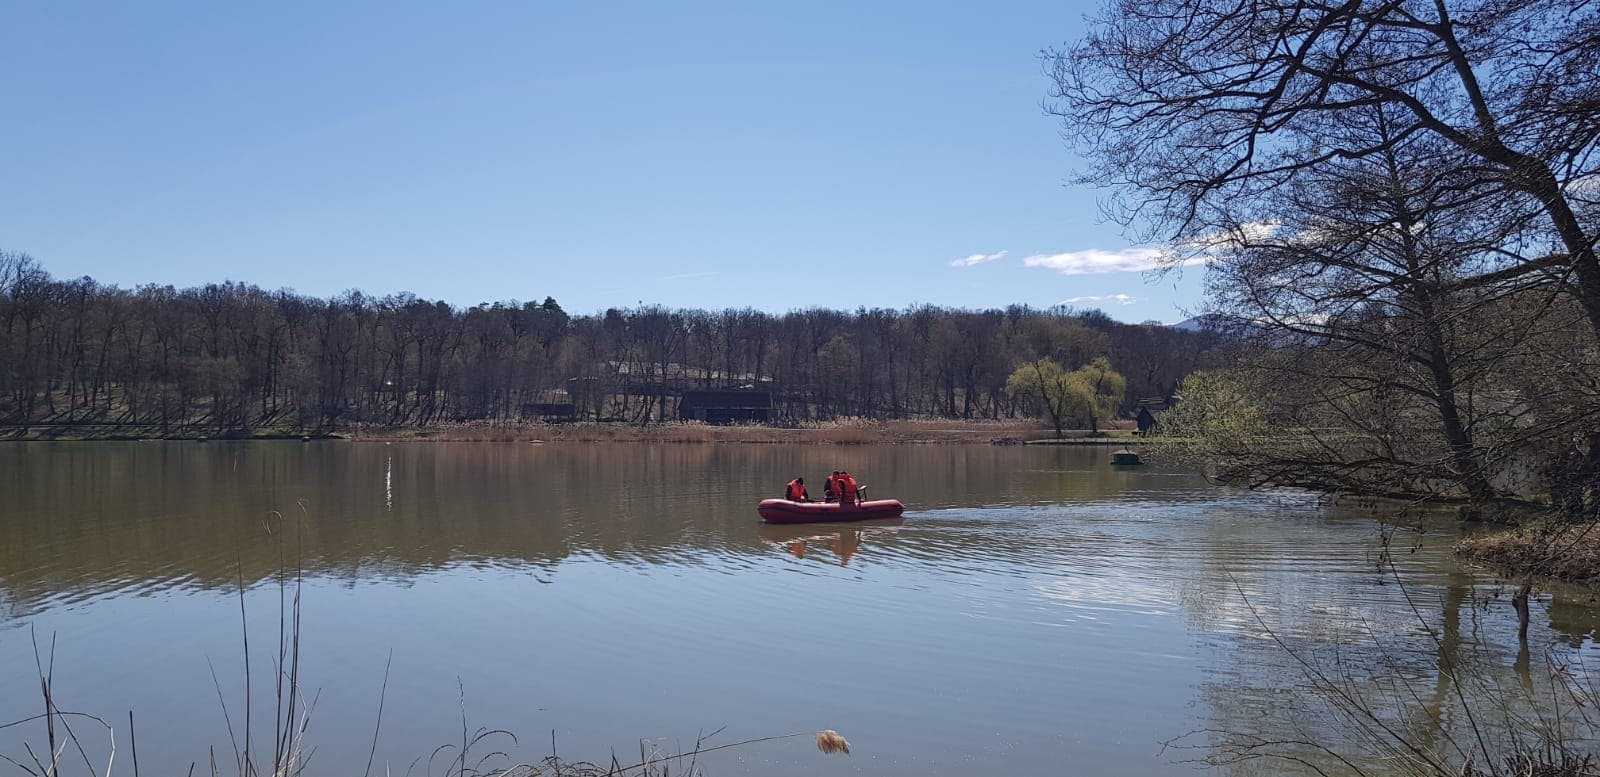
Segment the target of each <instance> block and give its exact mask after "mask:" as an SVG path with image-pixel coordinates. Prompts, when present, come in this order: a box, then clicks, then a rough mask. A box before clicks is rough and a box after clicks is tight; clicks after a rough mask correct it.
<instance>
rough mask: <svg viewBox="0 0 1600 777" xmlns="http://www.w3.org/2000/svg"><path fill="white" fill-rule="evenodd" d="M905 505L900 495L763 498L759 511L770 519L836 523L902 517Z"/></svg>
mask: <svg viewBox="0 0 1600 777" xmlns="http://www.w3.org/2000/svg"><path fill="white" fill-rule="evenodd" d="M905 509H906V506H905V505H903V504H900V500H898V499H874V500H872V501H870V502H856V503H855V504H851V505H842V504H839V503H838V502H791V501H789V500H787V499H763V500H761V505H760V506H758V507H757V508H756V512H759V513H761V520H763V521H766V522H767V523H837V522H840V521H865V520H869V519H872V518H899V517H900V513H901V512H903V511H904V510H905Z"/></svg>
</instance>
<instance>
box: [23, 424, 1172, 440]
mask: <svg viewBox="0 0 1600 777" xmlns="http://www.w3.org/2000/svg"><path fill="white" fill-rule="evenodd" d="M10 431H11V434H9V435H6V436H4V437H3V438H0V442H142V441H187V442H211V441H216V442H241V441H291V442H317V441H325V440H342V441H348V442H376V441H382V442H518V443H551V442H646V443H685V444H687V443H747V444H767V445H796V444H798V445H883V444H895V445H899V444H916V445H1093V446H1108V445H1116V446H1130V445H1137V444H1140V443H1145V442H1149V440H1147V439H1146V438H1139V437H1137V436H1135V435H1134V433H1133V431H1132V430H1130V429H1107V430H1102V431H1101V432H1099V433H1098V434H1091V433H1090V432H1088V431H1087V430H1074V431H1068V432H1066V435H1065V436H1064V437H1062V438H1060V439H1057V438H1056V437H1055V436H1054V434H1053V432H1052V430H1051V429H1050V428H1048V427H1044V426H1041V425H1038V424H1036V423H1034V422H1032V421H962V420H927V421H922V420H915V421H867V420H862V419H842V420H838V421H824V422H813V423H805V424H801V425H799V426H793V427H779V426H764V425H732V426H709V425H706V424H701V423H694V422H690V423H680V422H667V423H658V424H651V425H649V426H640V425H637V424H627V423H592V422H590V423H564V424H545V423H531V424H496V423H460V424H435V425H430V426H424V427H414V426H380V425H365V424H356V425H352V426H349V427H344V428H340V429H337V430H334V431H331V432H324V433H311V432H307V431H304V430H299V429H293V428H283V427H278V428H274V429H262V430H255V431H252V432H248V433H244V432H238V431H233V432H227V431H224V432H211V431H210V430H199V429H193V428H191V429H188V430H184V431H176V432H174V431H170V430H169V432H168V433H167V434H161V433H160V431H159V430H158V429H155V428H150V427H144V428H128V427H125V426H116V427H113V426H111V425H101V426H99V428H98V429H97V430H96V429H95V428H94V427H93V426H92V425H87V424H85V425H75V424H36V425H16V426H13V427H12V428H11V429H10Z"/></svg>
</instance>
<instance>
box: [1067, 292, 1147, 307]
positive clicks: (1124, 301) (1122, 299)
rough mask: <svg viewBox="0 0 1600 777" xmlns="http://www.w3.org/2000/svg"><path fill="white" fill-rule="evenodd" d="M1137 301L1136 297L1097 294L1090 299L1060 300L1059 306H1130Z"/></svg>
mask: <svg viewBox="0 0 1600 777" xmlns="http://www.w3.org/2000/svg"><path fill="white" fill-rule="evenodd" d="M1138 301H1139V298H1138V297H1132V296H1129V295H1127V294H1105V295H1098V294H1097V295H1095V296H1092V297H1071V298H1069V299H1064V300H1061V304H1063V305H1078V304H1082V303H1085V302H1110V303H1113V304H1116V305H1132V304H1133V303H1135V302H1138Z"/></svg>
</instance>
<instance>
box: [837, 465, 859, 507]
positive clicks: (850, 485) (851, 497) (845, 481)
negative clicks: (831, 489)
mask: <svg viewBox="0 0 1600 777" xmlns="http://www.w3.org/2000/svg"><path fill="white" fill-rule="evenodd" d="M837 488H838V491H839V501H841V502H854V501H856V492H857V490H858V488H859V487H858V486H857V485H856V479H855V478H853V477H851V476H850V473H848V472H843V473H840V475H839V483H838V485H837Z"/></svg>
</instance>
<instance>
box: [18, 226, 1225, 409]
mask: <svg viewBox="0 0 1600 777" xmlns="http://www.w3.org/2000/svg"><path fill="white" fill-rule="evenodd" d="M1220 343H1221V338H1219V337H1218V336H1217V335H1215V334H1212V333H1206V332H1197V331H1188V330H1186V329H1180V328H1176V327H1170V326H1162V325H1158V324H1123V323H1119V322H1117V321H1113V320H1112V319H1110V318H1109V317H1108V316H1106V315H1105V314H1104V313H1102V312H1100V311H1097V310H1093V311H1082V312H1078V311H1072V310H1070V309H1061V308H1056V309H1050V310H1037V309H1033V308H1028V307H1025V306H1012V307H1008V308H1005V309H1003V310H999V309H995V310H963V309H952V308H941V307H933V306H920V307H912V308H908V309H906V310H892V309H881V308H874V309H864V308H863V309H859V310H856V311H854V312H845V311H838V310H829V309H822V308H812V309H807V310H794V311H789V312H787V313H782V314H772V313H767V312H763V311H760V310H755V309H750V308H745V309H739V310H720V311H707V310H675V309H669V308H665V307H661V306H656V305H647V306H641V307H634V308H613V309H610V310H607V311H605V312H604V313H600V314H595V315H573V314H569V313H568V312H567V311H565V310H563V309H562V308H561V306H560V305H559V304H558V303H557V302H556V300H554V299H552V298H549V297H546V298H545V299H544V300H543V301H542V302H526V303H523V302H516V301H507V302H495V303H485V304H479V305H473V306H471V307H467V308H459V307H452V306H451V305H449V304H446V303H444V302H441V301H433V300H428V299H424V298H421V297H417V296H413V295H411V294H396V295H390V296H385V297H373V296H368V295H366V294H364V293H362V292H360V291H349V292H346V293H344V294H341V295H339V296H337V297H334V298H331V299H322V298H317V297H310V296H306V295H302V294H297V293H295V292H293V291H288V290H280V291H267V290H264V289H261V288H259V287H256V286H252V285H248V284H240V283H232V282H227V283H217V284H208V285H206V286H202V287H199V288H190V289H177V288H174V287H172V286H157V285H146V286H140V287H138V288H136V289H123V288H119V287H117V286H111V285H105V284H101V283H98V282H96V281H95V280H94V279H92V278H88V277H84V278H75V279H55V278H52V277H51V276H50V274H49V273H48V272H46V271H45V270H44V269H43V268H42V267H41V266H40V264H39V263H38V262H37V261H35V260H34V259H33V258H32V257H30V256H28V255H26V254H21V253H14V252H0V422H4V423H7V424H9V425H12V426H16V425H20V424H118V425H122V424H126V425H138V426H146V427H151V428H154V429H157V430H160V431H163V432H166V431H172V430H175V429H185V428H193V429H205V430H213V431H215V432H218V433H226V432H245V431H249V430H252V429H261V428H293V429H302V430H316V431H329V430H333V429H338V428H340V427H343V426H346V425H349V424H353V423H370V424H382V425H392V426H411V425H419V426H425V425H430V424H438V423H448V422H467V421H510V422H516V421H535V420H540V419H541V418H545V417H549V416H550V414H551V413H553V412H555V413H568V412H570V413H571V414H572V417H573V418H575V419H579V420H600V421H617V422H628V423H650V422H653V421H658V420H671V419H675V418H676V417H677V398H678V396H679V395H680V394H681V393H682V392H683V391H685V390H692V389H708V388H742V387H754V388H758V389H766V390H768V391H770V392H771V395H772V402H773V411H774V412H773V415H774V421H775V422H776V423H796V422H804V421H812V420H826V419H833V418H840V417H860V418H871V419H906V418H959V419H997V418H1015V417H1018V416H1019V415H1020V414H1026V411H1027V410H1028V409H1029V408H1027V407H1026V397H1022V396H1014V395H1013V394H1012V393H1009V392H1008V390H1007V380H1008V378H1009V377H1010V376H1011V374H1012V373H1013V371H1015V370H1016V369H1017V367H1018V366H1019V365H1020V364H1023V363H1026V362H1034V361H1037V360H1040V359H1046V358H1048V359H1051V360H1053V361H1054V362H1057V363H1059V364H1061V365H1063V366H1064V367H1065V368H1067V369H1073V368H1077V367H1081V366H1084V365H1088V364H1090V363H1091V362H1094V361H1095V360H1096V359H1099V358H1104V359H1106V360H1108V361H1109V362H1110V364H1111V365H1112V367H1113V368H1114V369H1115V370H1116V371H1118V372H1119V373H1121V375H1122V376H1124V377H1125V379H1126V389H1125V391H1124V396H1123V398H1122V402H1121V406H1122V408H1124V409H1126V408H1129V407H1132V406H1133V404H1134V403H1135V402H1136V401H1137V400H1138V399H1139V398H1141V397H1163V398H1164V397H1167V396H1170V395H1171V393H1172V391H1173V389H1174V387H1175V386H1176V385H1177V383H1178V382H1179V381H1180V380H1181V379H1182V378H1183V377H1184V376H1185V375H1187V374H1189V373H1191V372H1193V371H1195V370H1196V369H1200V368H1203V367H1206V366H1208V365H1210V364H1211V362H1212V360H1214V359H1216V358H1218V352H1219V350H1220V349H1219V345H1220ZM563 405H570V408H563V407H562V406H563Z"/></svg>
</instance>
